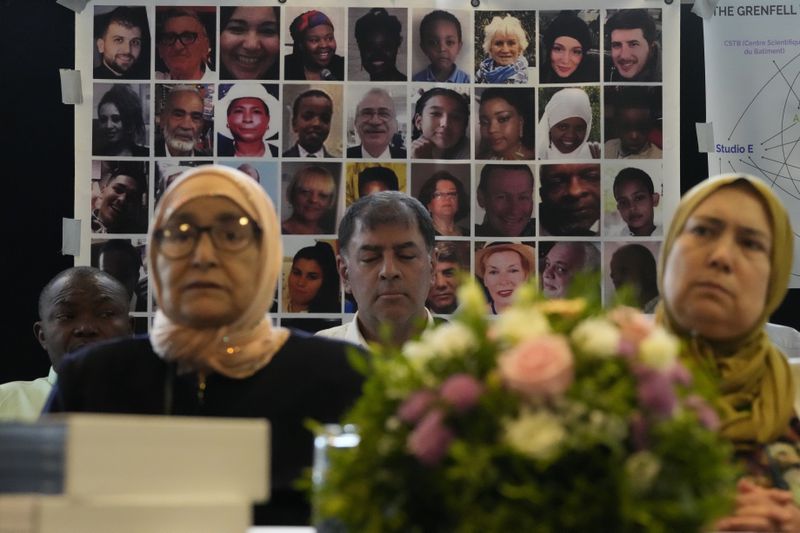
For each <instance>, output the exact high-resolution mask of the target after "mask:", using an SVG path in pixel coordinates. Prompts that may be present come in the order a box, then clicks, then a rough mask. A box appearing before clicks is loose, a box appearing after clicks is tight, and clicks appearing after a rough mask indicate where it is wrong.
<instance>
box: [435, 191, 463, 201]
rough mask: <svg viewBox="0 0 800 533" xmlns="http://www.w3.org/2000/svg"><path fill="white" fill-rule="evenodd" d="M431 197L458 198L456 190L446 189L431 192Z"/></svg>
mask: <svg viewBox="0 0 800 533" xmlns="http://www.w3.org/2000/svg"><path fill="white" fill-rule="evenodd" d="M433 197H434V199H436V200H441V199H442V198H454V199H457V198H458V191H448V192H440V191H436V192H435V193H433Z"/></svg>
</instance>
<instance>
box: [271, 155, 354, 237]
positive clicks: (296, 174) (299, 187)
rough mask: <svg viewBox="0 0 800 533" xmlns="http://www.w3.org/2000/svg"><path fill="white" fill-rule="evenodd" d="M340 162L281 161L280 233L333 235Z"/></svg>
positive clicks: (337, 212) (338, 211)
mask: <svg viewBox="0 0 800 533" xmlns="http://www.w3.org/2000/svg"><path fill="white" fill-rule="evenodd" d="M341 174H342V164H341V163H329V162H324V161H318V162H313V163H308V162H300V161H297V162H288V163H282V164H281V190H282V195H281V207H280V212H279V215H280V218H281V221H282V222H281V233H283V234H284V235H333V234H335V233H336V227H337V224H338V221H339V219H340V218H341V215H342V214H343V210H342V205H341V201H340V198H341V191H342V187H341Z"/></svg>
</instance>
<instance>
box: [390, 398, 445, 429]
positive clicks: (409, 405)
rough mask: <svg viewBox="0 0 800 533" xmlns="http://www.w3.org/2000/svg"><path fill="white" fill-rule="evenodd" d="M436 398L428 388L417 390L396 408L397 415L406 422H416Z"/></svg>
mask: <svg viewBox="0 0 800 533" xmlns="http://www.w3.org/2000/svg"><path fill="white" fill-rule="evenodd" d="M435 400H436V395H435V394H434V393H433V392H431V391H429V390H418V391H417V392H415V393H414V394H412V395H411V396H409V397H408V398H406V399H405V401H404V402H403V403H402V404H400V407H399V408H398V409H397V417H398V418H399V419H400V420H402V421H403V422H406V423H407V424H416V423H417V422H419V420H420V419H421V418H422V417H423V415H424V414H425V413H426V412H428V408H429V407H430V406H431V404H433V402H434V401H435Z"/></svg>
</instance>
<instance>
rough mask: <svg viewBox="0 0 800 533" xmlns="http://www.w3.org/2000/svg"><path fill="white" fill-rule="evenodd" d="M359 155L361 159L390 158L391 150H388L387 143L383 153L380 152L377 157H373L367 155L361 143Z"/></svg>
mask: <svg viewBox="0 0 800 533" xmlns="http://www.w3.org/2000/svg"><path fill="white" fill-rule="evenodd" d="M361 157H362V159H391V158H392V152H391V151H390V150H389V145H388V144H387V145H386V148H384V149H383V153H381V154H380V155H379V156H377V157H374V156H371V155H369V152H367V149H366V148H364V145H363V144H362V145H361Z"/></svg>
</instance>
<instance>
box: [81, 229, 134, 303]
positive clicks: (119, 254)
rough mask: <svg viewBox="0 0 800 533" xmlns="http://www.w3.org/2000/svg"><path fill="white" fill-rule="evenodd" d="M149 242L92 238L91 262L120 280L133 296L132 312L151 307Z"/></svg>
mask: <svg viewBox="0 0 800 533" xmlns="http://www.w3.org/2000/svg"><path fill="white" fill-rule="evenodd" d="M146 249H147V242H146V239H144V238H139V239H92V246H91V265H92V266H93V267H95V268H99V269H100V270H102V271H103V272H108V273H109V274H111V275H112V276H113V277H114V278H115V279H116V280H117V281H119V282H120V283H121V284H122V286H123V287H125V290H126V291H127V293H128V296H129V297H130V307H129V311H130V312H131V313H146V312H147V311H148V309H147V301H148V299H147V291H148V280H147V255H146Z"/></svg>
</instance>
